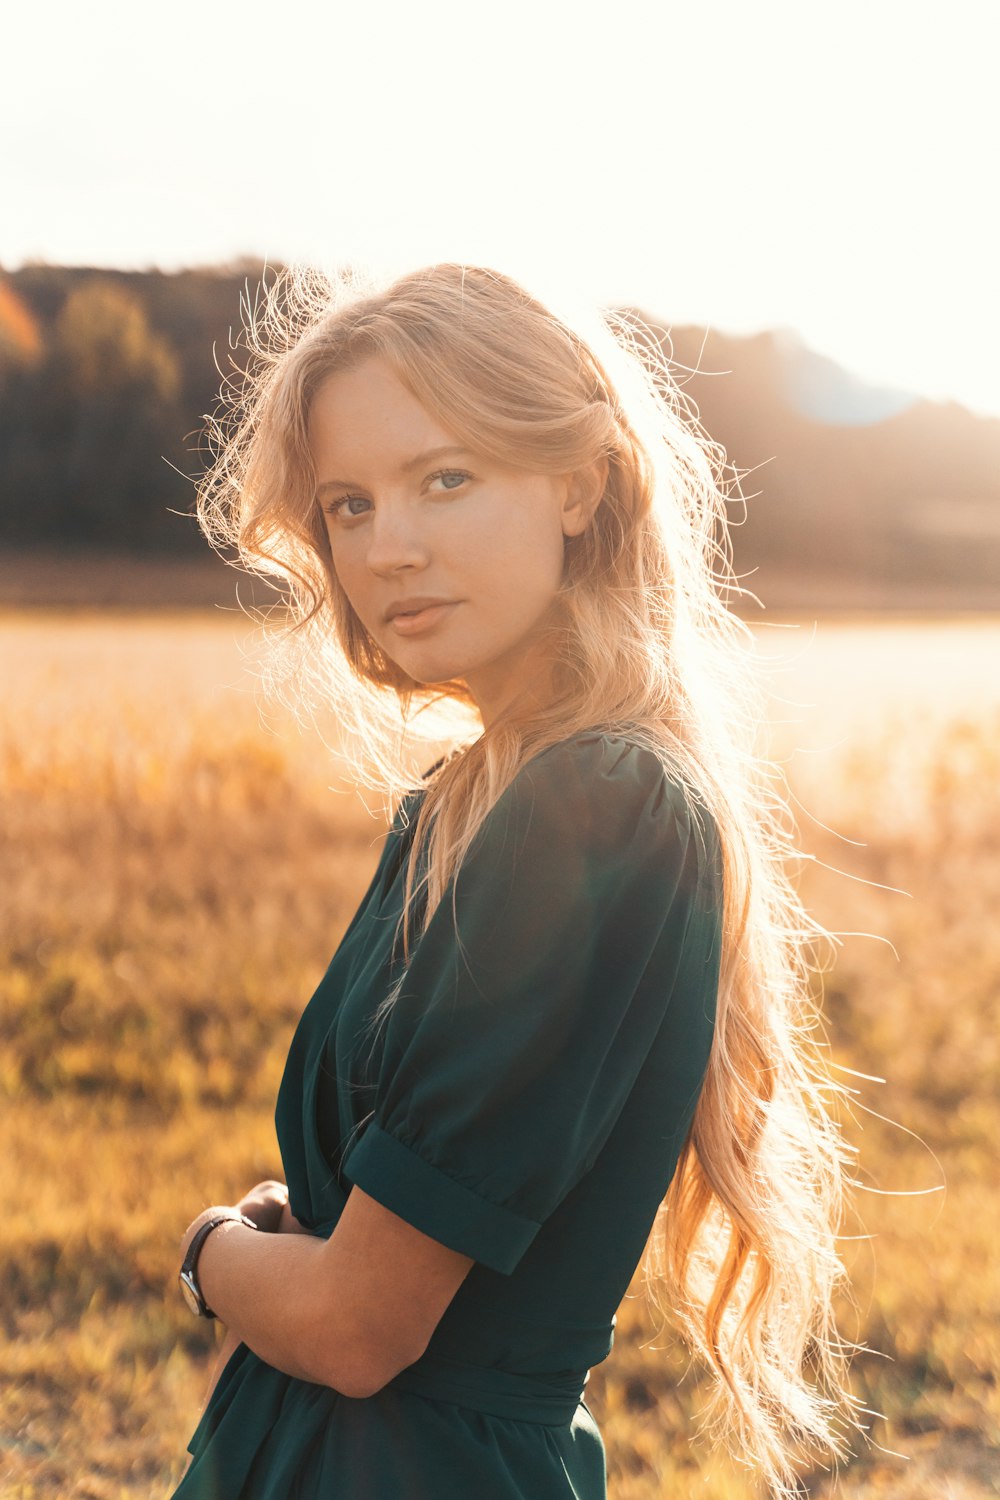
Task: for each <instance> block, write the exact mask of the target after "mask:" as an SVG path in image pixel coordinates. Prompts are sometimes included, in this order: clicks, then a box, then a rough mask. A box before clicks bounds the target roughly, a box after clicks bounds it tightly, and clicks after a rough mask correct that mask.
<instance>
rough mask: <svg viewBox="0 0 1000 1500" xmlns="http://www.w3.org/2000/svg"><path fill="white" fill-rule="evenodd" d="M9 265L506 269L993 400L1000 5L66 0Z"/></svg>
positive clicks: (15, 51)
mask: <svg viewBox="0 0 1000 1500" xmlns="http://www.w3.org/2000/svg"><path fill="white" fill-rule="evenodd" d="M4 42H5V52H6V60H5V65H4V80H3V89H2V91H0V130H2V135H0V139H2V141H3V143H4V145H3V155H2V158H0V174H2V177H0V189H2V200H0V201H2V203H3V206H4V207H3V217H2V220H0V265H3V266H4V267H7V268H13V267H14V266H16V265H18V264H20V263H21V262H22V261H23V260H25V259H44V260H49V261H54V262H66V263H73V264H82V263H87V264H95V265H123V266H152V265H156V266H161V267H164V268H174V267H177V266H180V265H191V264H207V263H212V262H216V261H219V260H226V259H232V258H234V257H236V256H239V255H243V254H254V255H260V256H265V257H267V258H268V259H270V260H283V259H288V258H297V259H307V260H315V261H318V262H320V263H324V264H328V263H335V262H337V261H346V260H355V259H358V258H361V257H367V258H368V259H370V260H374V261H375V262H376V263H377V264H380V265H387V266H389V267H390V268H393V269H395V268H399V269H402V268H404V267H406V266H409V265H413V264H416V263H424V262H427V261H429V260H433V259H442V258H449V259H463V260H473V259H478V260H483V261H485V262H487V263H489V264H493V265H496V266H498V267H500V268H502V269H506V270H510V271H512V272H513V273H514V274H522V275H525V276H530V277H531V278H533V279H534V280H535V281H536V283H540V284H541V285H542V286H543V287H544V285H545V283H546V282H547V281H552V280H558V281H559V282H560V283H571V284H572V287H573V290H574V291H577V292H582V293H583V294H585V295H588V296H590V297H591V298H597V299H600V300H602V301H612V300H615V301H629V302H633V303H637V304H640V305H642V306H644V307H646V308H647V309H648V310H649V311H651V312H653V313H656V314H657V315H658V316H660V317H662V318H664V319H666V320H667V321H668V322H673V323H682V322H690V321H699V322H704V323H708V324H710V325H712V326H713V327H716V328H720V329H723V330H730V331H734V332H742V331H748V330H751V329H757V328H762V327H783V328H791V329H796V330H798V331H799V332H800V333H801V334H802V335H803V337H804V338H805V339H806V341H807V342H808V343H809V344H811V345H813V346H814V347H815V348H817V349H819V350H821V351H822V352H824V353H826V354H829V355H832V356H834V357H835V358H837V359H838V360H841V361H842V362H843V363H845V364H846V365H848V366H849V367H851V368H852V369H854V370H855V371H857V372H858V373H859V374H860V375H862V376H863V377H865V378H866V379H870V380H873V381H876V382H883V383H888V384H891V385H894V386H903V387H907V388H912V389H914V390H917V391H921V392H924V393H926V394H929V395H932V396H954V397H956V398H958V399H961V400H964V401H965V402H966V403H967V404H969V405H971V406H973V407H974V408H976V409H978V410H983V411H989V412H992V413H995V414H997V415H1000V298H998V293H997V286H996V282H997V270H996V268H997V266H998V265H1000V229H998V225H1000V214H998V210H997V188H996V182H997V177H998V166H997V158H998V147H1000V102H998V99H1000V89H998V87H997V82H996V60H997V56H998V45H1000V4H998V3H997V0H975V3H974V0H949V3H948V4H947V5H944V6H939V5H930V4H928V3H925V0H838V3H837V4H836V5H832V4H829V5H822V4H818V3H816V0H787V3H786V0H757V3H753V4H750V3H747V0H685V3H684V4H674V3H671V0H644V3H641V4H639V3H635V0H604V3H602V4H589V3H588V0H572V3H565V4H564V3H547V0H527V3H525V0H503V3H495V4H493V5H491V6H483V5H480V4H477V3H476V0H457V3H451V0H421V3H419V4H414V3H413V0H406V3H403V0H354V3H352V4H351V5H346V4H343V3H337V0H332V3H326V4H324V5H321V6H317V7H316V8H313V7H312V6H307V5H304V4H302V3H301V0H290V3H288V4H286V5H278V4H272V5H268V6H266V7H264V6H261V5H259V4H256V3H254V0H242V3H231V0H222V3H213V0H174V3H171V4H169V5H164V4H161V5H156V4H144V5H141V6H126V5H124V4H123V3H121V0H118V3H116V4H114V5H111V4H108V3H106V0H93V3H90V4H88V5H87V6H81V5H79V4H77V3H73V4H72V5H70V4H67V3H65V0H57V3H56V4H55V5H51V4H50V5H48V6H38V7H37V8H32V10H31V12H30V13H29V12H28V9H27V7H26V6H25V5H21V6H20V7H18V12H17V13H15V16H14V17H13V19H10V18H8V19H7V20H6V21H5V23H4Z"/></svg>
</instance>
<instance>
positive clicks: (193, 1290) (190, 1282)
mask: <svg viewBox="0 0 1000 1500" xmlns="http://www.w3.org/2000/svg"><path fill="white" fill-rule="evenodd" d="M220 1224H245V1225H246V1226H247V1228H248V1229H256V1228H257V1225H256V1224H255V1223H254V1221H253V1219H248V1218H247V1216H246V1214H241V1213H238V1212H237V1211H236V1209H235V1208H231V1209H230V1210H229V1212H228V1213H224V1214H216V1215H215V1217H214V1218H213V1219H208V1220H206V1222H205V1223H204V1224H203V1225H202V1226H201V1228H200V1229H199V1230H198V1231H197V1233H196V1234H195V1236H194V1238H193V1239H192V1241H191V1243H190V1245H188V1248H187V1254H186V1255H185V1257H184V1264H183V1265H182V1266H181V1268H180V1271H179V1272H178V1276H177V1279H178V1281H179V1282H180V1284H181V1291H182V1292H183V1293H184V1301H185V1302H186V1303H187V1305H188V1307H189V1308H190V1309H191V1311H192V1312H193V1313H194V1314H195V1316H196V1317H199V1318H214V1317H215V1313H214V1312H213V1311H212V1309H211V1308H210V1307H209V1305H208V1303H207V1302H206V1301H205V1299H204V1297H203V1296H202V1294H201V1287H200V1286H199V1285H198V1257H199V1255H200V1254H201V1247H202V1245H204V1243H205V1241H206V1240H207V1239H208V1237H209V1235H210V1234H211V1233H212V1230H213V1229H218V1227H219V1225H220Z"/></svg>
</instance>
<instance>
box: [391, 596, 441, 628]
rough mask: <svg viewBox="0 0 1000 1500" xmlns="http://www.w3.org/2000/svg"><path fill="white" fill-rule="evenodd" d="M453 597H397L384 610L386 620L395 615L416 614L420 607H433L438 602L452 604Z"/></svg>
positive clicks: (393, 617)
mask: <svg viewBox="0 0 1000 1500" xmlns="http://www.w3.org/2000/svg"><path fill="white" fill-rule="evenodd" d="M454 602H455V601H454V600H453V599H432V598H431V597H430V596H429V595H423V594H420V595H415V596H414V597H413V598H412V599H397V600H396V601H395V603H394V604H390V605H389V608H388V609H387V610H386V612H385V618H386V620H387V621H388V620H393V619H395V617H396V616H397V615H416V614H419V613H420V611H421V610H422V609H433V608H435V606H437V605H439V604H454Z"/></svg>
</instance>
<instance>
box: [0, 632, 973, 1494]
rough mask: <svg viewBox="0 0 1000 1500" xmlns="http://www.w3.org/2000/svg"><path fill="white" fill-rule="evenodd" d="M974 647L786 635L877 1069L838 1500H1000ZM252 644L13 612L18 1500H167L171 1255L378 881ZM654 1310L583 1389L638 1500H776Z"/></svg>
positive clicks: (790, 717) (245, 1181)
mask: <svg viewBox="0 0 1000 1500" xmlns="http://www.w3.org/2000/svg"><path fill="white" fill-rule="evenodd" d="M956 629H957V627H956ZM887 631H890V632H891V631H894V632H895V634H891V633H890V634H887ZM961 631H962V632H964V633H960V634H957V635H956V634H954V633H952V634H951V635H949V632H948V627H947V625H945V624H942V625H940V626H938V627H932V626H930V625H921V624H914V625H913V626H912V627H911V628H910V629H909V630H907V628H906V627H903V626H900V625H898V624H897V625H896V626H894V627H883V626H880V625H878V624H876V623H873V624H871V625H860V624H858V625H849V624H843V623H841V624H839V625H836V626H833V625H821V626H820V627H819V639H818V641H817V649H816V650H814V651H812V652H811V653H809V652H806V651H805V650H804V646H805V643H806V640H807V638H808V636H809V634H810V632H809V629H808V628H807V629H806V630H805V631H804V632H803V633H802V635H801V636H800V637H798V638H793V639H788V638H787V637H785V638H779V639H778V641H777V647H775V645H774V642H769V643H768V649H781V650H784V651H787V652H789V654H792V655H794V654H796V653H799V655H800V660H799V661H798V662H797V663H796V664H795V665H794V667H793V668H792V669H791V670H790V672H789V673H788V675H787V676H786V677H785V678H783V679H782V681H781V683H780V684H779V688H780V691H781V693H782V694H783V695H784V696H783V698H782V699H781V700H780V701H776V705H775V713H774V729H773V739H772V753H773V754H774V755H775V758H776V759H779V760H781V761H782V762H783V763H784V764H785V765H786V769H787V773H788V776H789V780H790V782H791V785H792V787H793V790H794V791H795V793H796V796H797V797H798V798H799V799H800V802H801V804H802V806H801V807H800V808H798V809H797V813H798V818H799V828H800V842H801V845H802V848H803V851H804V853H805V855H806V856H807V857H806V858H804V859H803V861H802V868H801V880H802V883H803V889H804V891H805V894H806V897H807V900H808V903H809V904H810V906H811V907H812V909H813V910H815V911H816V913H817V915H818V916H819V917H820V919H821V920H822V921H823V922H824V923H825V924H826V926H827V927H829V928H830V929H832V930H833V931H835V932H838V933H841V934H844V936H843V937H842V938H841V944H840V947H839V949H838V957H837V962H836V964H835V966H834V968H833V969H832V970H831V972H829V973H828V974H827V975H826V976H825V978H824V979H823V981H822V983H823V988H824V992H825V1003H826V1011H827V1015H828V1029H829V1036H830V1039H831V1045H832V1051H833V1055H834V1058H835V1060H836V1061H837V1062H838V1063H839V1064H841V1065H842V1066H844V1067H846V1068H851V1069H854V1070H856V1071H857V1072H859V1073H862V1074H868V1075H875V1076H876V1077H877V1078H880V1079H884V1080H885V1082H884V1083H880V1082H874V1081H866V1080H864V1079H858V1078H850V1079H849V1081H850V1082H851V1083H852V1084H853V1086H854V1087H855V1088H856V1089H857V1091H858V1092H857V1094H856V1096H855V1104H854V1110H853V1114H852V1117H851V1118H850V1119H849V1120H848V1122H847V1129H848V1132H849V1134H850V1137H851V1139H852V1141H853V1142H854V1143H855V1144H856V1145H857V1146H858V1147H859V1148H860V1163H861V1165H860V1168H859V1180H860V1182H861V1184H862V1188H861V1189H860V1190H859V1191H858V1193H857V1195H856V1200H855V1202H856V1206H855V1211H854V1214H853V1217H852V1221H851V1223H850V1225H848V1226H847V1230H848V1233H849V1234H850V1235H851V1236H853V1238H851V1239H849V1240H847V1241H845V1254H846V1256H847V1259H848V1261H849V1263H850V1266H851V1268H852V1274H853V1278H854V1295H853V1301H852V1303H851V1304H850V1305H848V1304H846V1303H845V1306H844V1310H843V1322H844V1327H845V1330H846V1331H847V1332H848V1333H849V1334H850V1335H851V1336H853V1337H855V1338H857V1339H859V1340H863V1341H864V1342H865V1343H867V1344H868V1345H869V1346H870V1352H869V1353H866V1354H864V1355H862V1356H861V1357H859V1358H858V1360H857V1361H856V1365H855V1371H854V1388H855V1391H856V1393H857V1395H858V1396H859V1397H860V1398H861V1399H862V1400H863V1403H864V1405H865V1406H866V1407H868V1408H870V1409H871V1411H872V1412H873V1413H878V1414H879V1415H877V1416H872V1418H871V1419H870V1420H871V1428H870V1440H869V1442H868V1443H867V1444H864V1443H861V1442H859V1441H856V1442H855V1445H854V1446H855V1458H854V1460H853V1461H852V1463H851V1464H850V1465H849V1466H848V1467H846V1468H845V1469H843V1470H842V1471H841V1474H840V1476H839V1478H837V1480H836V1482H835V1484H834V1483H833V1482H832V1480H831V1476H830V1475H828V1474H826V1473H824V1472H822V1471H819V1472H817V1473H815V1474H813V1475H804V1476H803V1492H804V1493H806V1494H808V1495H810V1496H813V1497H816V1500H828V1497H829V1496H831V1495H833V1494H837V1495H843V1496H849V1497H857V1500H869V1497H872V1500H874V1497H876V1496H878V1497H887V1500H889V1497H891V1500H925V1497H926V1500H985V1497H987V1496H995V1495H997V1494H1000V1389H998V1384H997V1375H998V1370H1000V1336H998V1328H1000V1257H998V1255H997V1253H996V1245H997V1243H998V1240H1000V1206H998V1200H997V1196H996V1182H997V1175H998V1174H997V1165H998V1162H997V1155H998V1152H997V1140H998V1124H1000V1120H998V1115H1000V1105H998V1082H1000V1028H998V1027H997V1024H996V1006H997V1000H998V995H1000V920H998V917H997V912H998V911H1000V673H998V672H997V664H998V662H1000V626H998V624H997V623H996V621H989V620H984V621H983V622H981V624H979V625H978V626H977V625H976V624H975V622H969V621H966V622H965V623H964V624H963V625H962V627H961ZM774 634H778V633H774ZM245 635H246V626H245V624H244V623H243V622H241V621H239V617H237V616H233V615H224V614H218V613H217V614H214V615H212V614H208V613H195V612H192V613H188V614H178V615H169V614H166V613H160V614H158V615H156V616H155V617H154V616H143V615H141V614H119V615H116V616H101V615H87V614H83V613H77V614H73V613H66V614H63V615H56V614H53V615H43V614H37V613H35V614H32V613H28V612H23V613H19V612H10V613H8V614H7V615H5V616H3V617H0V656H2V660H3V668H2V671H3V684H4V702H3V710H4V713H3V724H2V728H0V861H2V868H3V885H2V908H0V910H2V934H0V942H2V945H3V954H2V963H0V1026H2V1049H0V1101H2V1106H3V1107H2V1111H0V1203H2V1208H3V1233H2V1235H0V1247H2V1248H0V1287H2V1309H3V1323H2V1332H0V1385H2V1389H3V1398H2V1405H0V1476H2V1477H0V1495H2V1496H3V1497H20V1500H35V1497H55V1496H59V1497H72V1500H124V1497H130V1500H131V1497H151V1496H157V1495H165V1494H167V1493H169V1491H170V1486H171V1481H172V1480H175V1479H176V1478H177V1476H178V1475H179V1473H180V1471H181V1468H182V1467H183V1450H184V1445H185V1442H186V1441H187V1438H188V1436H189V1434H190V1432H191V1430H192V1428H193V1426H194V1423H195V1420H196V1416H197V1411H198V1406H199V1401H200V1397H201V1394H202V1391H203V1388H204V1384H205V1381H206V1378H207V1372H208V1369H209V1365H210V1362H211V1357H212V1347H213V1339H214V1334H213V1330H212V1329H211V1328H210V1327H208V1326H207V1325H203V1324H199V1323H196V1322H195V1320H193V1319H191V1317H190V1315H189V1314H188V1313H187V1312H186V1311H185V1310H184V1308H183V1307H182V1305H181V1302H180V1299H179V1297H178V1296H177V1294H176V1286H175V1281H174V1275H175V1269H176V1268H175V1256H176V1245H177V1239H178V1236H179V1234H180V1232H181V1230H182V1229H183V1227H184V1225H185V1224H186V1223H187V1222H188V1220H189V1218H190V1217H191V1216H192V1214H193V1213H194V1212H195V1211H196V1210H197V1209H198V1208H199V1207H200V1206H201V1205H202V1204H203V1203H205V1202H209V1201H219V1200H225V1199H227V1198H230V1197H235V1196H237V1195H238V1194H239V1193H240V1192H241V1191H243V1190H244V1188H245V1187H246V1186H248V1185H249V1184H250V1183H251V1182H253V1181H256V1180H257V1179H258V1178H261V1177H264V1176H271V1175H277V1174H278V1172H279V1170H280V1165H279V1161H278V1157H277V1150H276V1144H275V1139H274V1132H273V1124H272V1108H273V1101H274V1094H275V1090H276V1087H277V1083H278V1079H279V1076H280V1071H281V1067H282V1063H283V1058H284V1053H285V1049H286V1046H287V1043H288V1040H289V1037H290V1034H291V1031H292V1028H293V1026H294V1024H295V1020H296V1018H297V1015H298V1012H299V1010H300V1008H301V1006H302V1005H303V1003H304V1001H305V999H306V998H307V997H308V995H309V994H310V993H311V991H312V988H313V986H314V984H315V982H316V981H317V979H318V977H319V976H320V974H321V972H322V970H323V968H324V967H325V965H326V962H327V960H328V958H329V955H330V953H331V952H332V951H333V948H334V946H335V945H336V942H337V939H338V937H339V934H340V932H341V931H342V930H343V928H344V926H345V925H346V922H347V920H348V918H349V916H350V914H351V912H352V910H353V908H354V905H355V903H356V900H357V898H358V896H359V895H360V893H361V891H362V889H363V887H364V885H365V883H366V881H367V878H368V874H369V872H370V870H371V868H372V866H373V865H374V862H375V860H376V858H377V853H378V841H379V837H380V834H381V829H382V824H381V822H380V820H379V818H378V817H377V816H373V815H371V814H370V813H368V812H366V811H365V810H364V809H363V808H362V807H361V806H360V805H359V804H358V803H357V801H356V800H355V799H353V798H352V797H351V796H349V795H347V794H344V793H343V792H342V791H338V790H331V786H332V785H333V784H334V783H335V781H336V768H335V767H334V766H332V765H331V763H330V762H329V760H328V758H327V757H326V756H325V753H324V751H323V749H322V746H321V745H320V744H319V743H318V741H316V740H315V739H313V738H310V737H309V736H307V735H300V734H299V733H298V732H297V731H296V730H295V729H294V728H292V727H291V726H290V725H289V724H287V723H286V722H284V721H280V720H278V721H276V724H275V728H274V729H273V730H272V731H271V732H265V730H264V729H262V727H261V725H260V723H259V720H258V713H257V709H256V707H255V705H254V702H253V698H252V695H251V693H250V691H249V688H248V683H247V679H246V677H245V676H244V675H243V668H242V665H241V658H240V651H239V643H240V641H241V639H242V637H243V636H245ZM847 934H852V935H850V936H848V935H847ZM819 983H820V981H819V980H817V984H819ZM846 1076H848V1075H845V1077H846ZM633 1291H634V1293H635V1295H630V1297H629V1298H628V1299H627V1300H626V1302H625V1303H624V1304H623V1307H622V1309H621V1312H620V1315H619V1331H618V1337H617V1340H616V1347H615V1350H614V1353H613V1354H612V1357H611V1359H610V1360H609V1361H608V1362H607V1364H606V1365H605V1366H603V1367H600V1368H598V1369H596V1370H595V1371H594V1372H593V1374H592V1377H591V1381H590V1385H589V1387H588V1403H589V1404H591V1405H592V1407H593V1408H594V1410H595V1412H596V1414H597V1415H598V1418H599V1420H601V1423H602V1427H603V1431H604V1434H605V1440H606V1442H607V1446H608V1452H609V1463H610V1471H611V1486H610V1489H611V1495H612V1497H613V1500H661V1497H663V1500H667V1497H669V1500H674V1497H677V1500H680V1497H682V1496H683V1497H702V1500H750V1497H752V1496H754V1495H756V1494H757V1491H756V1489H755V1487H754V1485H753V1484H752V1483H751V1481H750V1480H749V1478H748V1477H747V1476H746V1475H745V1474H744V1473H743V1471H741V1470H738V1469H737V1468H736V1467H734V1465H733V1464H732V1463H730V1462H729V1461H728V1460H727V1459H726V1458H725V1457H724V1456H723V1455H721V1454H720V1453H718V1452H717V1451H715V1450H714V1449H713V1447H712V1445H711V1444H710V1443H708V1442H704V1441H701V1442H700V1441H698V1440H696V1439H694V1437H693V1434H694V1432H695V1429H696V1414H697V1411H698V1408H699V1401H700V1395H701V1391H700V1385H699V1374H698V1371H697V1370H696V1369H690V1368H689V1365H688V1361H687V1359H686V1358H685V1357H684V1355H683V1353H682V1352H681V1351H679V1350H677V1349H676V1348H674V1347H672V1344H671V1341H670V1339H669V1335H668V1334H659V1333H658V1325H657V1322H656V1320H655V1319H654V1318H653V1316H652V1314H651V1313H650V1312H649V1311H648V1310H647V1308H646V1306H645V1304H644V1302H643V1300H642V1297H641V1295H638V1293H639V1291H640V1287H639V1283H638V1281H637V1283H636V1286H635V1287H634V1289H633ZM651 1346H655V1347H651Z"/></svg>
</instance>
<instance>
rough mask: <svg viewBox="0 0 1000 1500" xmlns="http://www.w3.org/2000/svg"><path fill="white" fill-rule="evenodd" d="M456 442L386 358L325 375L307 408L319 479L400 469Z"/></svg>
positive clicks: (384, 472) (356, 475)
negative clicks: (429, 450) (417, 457)
mask: <svg viewBox="0 0 1000 1500" xmlns="http://www.w3.org/2000/svg"><path fill="white" fill-rule="evenodd" d="M449 443H454V444H457V443H458V439H457V437H456V436H455V434H454V433H453V432H451V431H450V430H449V429H448V428H447V427H444V426H442V425H441V423H440V422H439V421H438V420H437V418H435V417H433V416H432V415H431V413H430V412H429V411H428V410H427V409H426V407H425V406H423V404H422V403H421V402H420V401H419V400H418V399H417V397H416V396H414V394H413V393H412V391H410V390H409V389H408V388H407V387H406V386H405V385H404V384H403V382H402V381H401V380H400V379H399V376H398V375H397V374H396V373H395V371H394V370H393V369H392V367H391V366H390V365H389V364H387V363H386V362H385V361H384V360H381V359H378V358H376V357H371V358H369V359H366V360H364V361H363V362H362V363H360V364H358V365H355V366H353V367H352V368H350V369H348V370H338V371H337V373H336V374H334V375H328V376H327V378H326V379H325V380H324V381H323V383H322V384H321V385H320V387H319V389H318V390H317V392H316V395H315V396H314V397H313V401H312V405H311V407H310V410H309V446H310V448H311V450H312V455H313V461H314V463H315V466H316V473H317V478H318V480H319V482H320V483H323V482H325V481H328V480H331V479H351V480H356V479H361V478H362V477H363V476H364V475H365V474H367V473H379V474H387V473H392V472H398V471H399V469H400V468H401V467H402V466H403V465H404V464H405V463H406V461H407V460H408V459H411V458H413V457H414V455H415V454H418V453H421V452H423V451H425V450H426V449H428V448H434V447H442V446H444V445H446V444H449Z"/></svg>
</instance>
